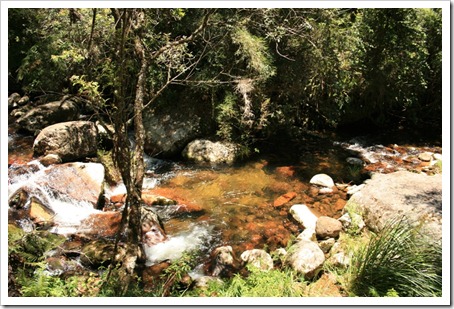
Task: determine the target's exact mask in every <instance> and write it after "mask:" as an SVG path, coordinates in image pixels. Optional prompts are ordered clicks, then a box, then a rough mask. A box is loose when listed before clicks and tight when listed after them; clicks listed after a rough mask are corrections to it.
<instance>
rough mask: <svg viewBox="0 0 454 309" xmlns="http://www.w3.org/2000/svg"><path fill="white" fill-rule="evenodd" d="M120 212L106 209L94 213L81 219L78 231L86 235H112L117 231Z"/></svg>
mask: <svg viewBox="0 0 454 309" xmlns="http://www.w3.org/2000/svg"><path fill="white" fill-rule="evenodd" d="M121 217H122V216H121V212H119V211H106V212H99V213H94V214H91V215H89V216H88V218H86V219H84V220H82V222H81V224H80V227H79V232H81V233H83V234H86V235H93V236H101V237H113V236H115V235H116V233H117V232H118V229H119V228H120V223H121Z"/></svg>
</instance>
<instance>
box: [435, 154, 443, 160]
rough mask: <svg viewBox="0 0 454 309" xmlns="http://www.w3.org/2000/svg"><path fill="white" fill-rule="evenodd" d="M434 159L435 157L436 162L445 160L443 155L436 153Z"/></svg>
mask: <svg viewBox="0 0 454 309" xmlns="http://www.w3.org/2000/svg"><path fill="white" fill-rule="evenodd" d="M433 157H434V159H435V160H441V159H442V158H443V156H442V155H441V154H439V153H434V154H433Z"/></svg>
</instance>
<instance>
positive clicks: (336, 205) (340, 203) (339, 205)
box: [334, 199, 347, 211]
mask: <svg viewBox="0 0 454 309" xmlns="http://www.w3.org/2000/svg"><path fill="white" fill-rule="evenodd" d="M346 203H347V201H345V200H343V199H338V200H337V201H336V203H334V210H335V211H340V210H342V209H344V206H345V204H346Z"/></svg>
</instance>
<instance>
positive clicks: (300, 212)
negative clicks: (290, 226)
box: [290, 204, 317, 231]
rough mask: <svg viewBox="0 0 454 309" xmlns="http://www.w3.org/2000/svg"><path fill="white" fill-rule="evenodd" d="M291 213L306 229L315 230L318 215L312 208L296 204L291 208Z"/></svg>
mask: <svg viewBox="0 0 454 309" xmlns="http://www.w3.org/2000/svg"><path fill="white" fill-rule="evenodd" d="M290 214H291V215H292V216H293V218H294V219H295V220H296V221H298V222H299V223H301V224H302V225H303V226H304V228H305V229H311V230H314V231H315V226H316V224H317V216H316V215H314V214H313V213H312V212H311V211H310V209H309V208H308V207H307V206H306V205H304V204H295V205H293V206H292V207H291V208H290Z"/></svg>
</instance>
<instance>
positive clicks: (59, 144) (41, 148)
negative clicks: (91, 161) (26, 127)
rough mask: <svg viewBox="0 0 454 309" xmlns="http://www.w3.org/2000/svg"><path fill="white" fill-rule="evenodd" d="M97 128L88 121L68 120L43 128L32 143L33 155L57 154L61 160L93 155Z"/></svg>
mask: <svg viewBox="0 0 454 309" xmlns="http://www.w3.org/2000/svg"><path fill="white" fill-rule="evenodd" d="M96 151H97V130H96V127H95V125H94V124H93V122H90V121H68V122H62V123H57V124H54V125H51V126H48V127H46V128H44V129H43V130H42V131H41V132H40V133H39V134H38V136H37V137H36V139H35V141H34V143H33V152H34V155H35V156H45V155H48V154H56V155H58V156H59V157H60V158H61V160H62V161H63V162H68V161H75V160H77V159H82V158H85V157H91V156H95V155H96Z"/></svg>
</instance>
